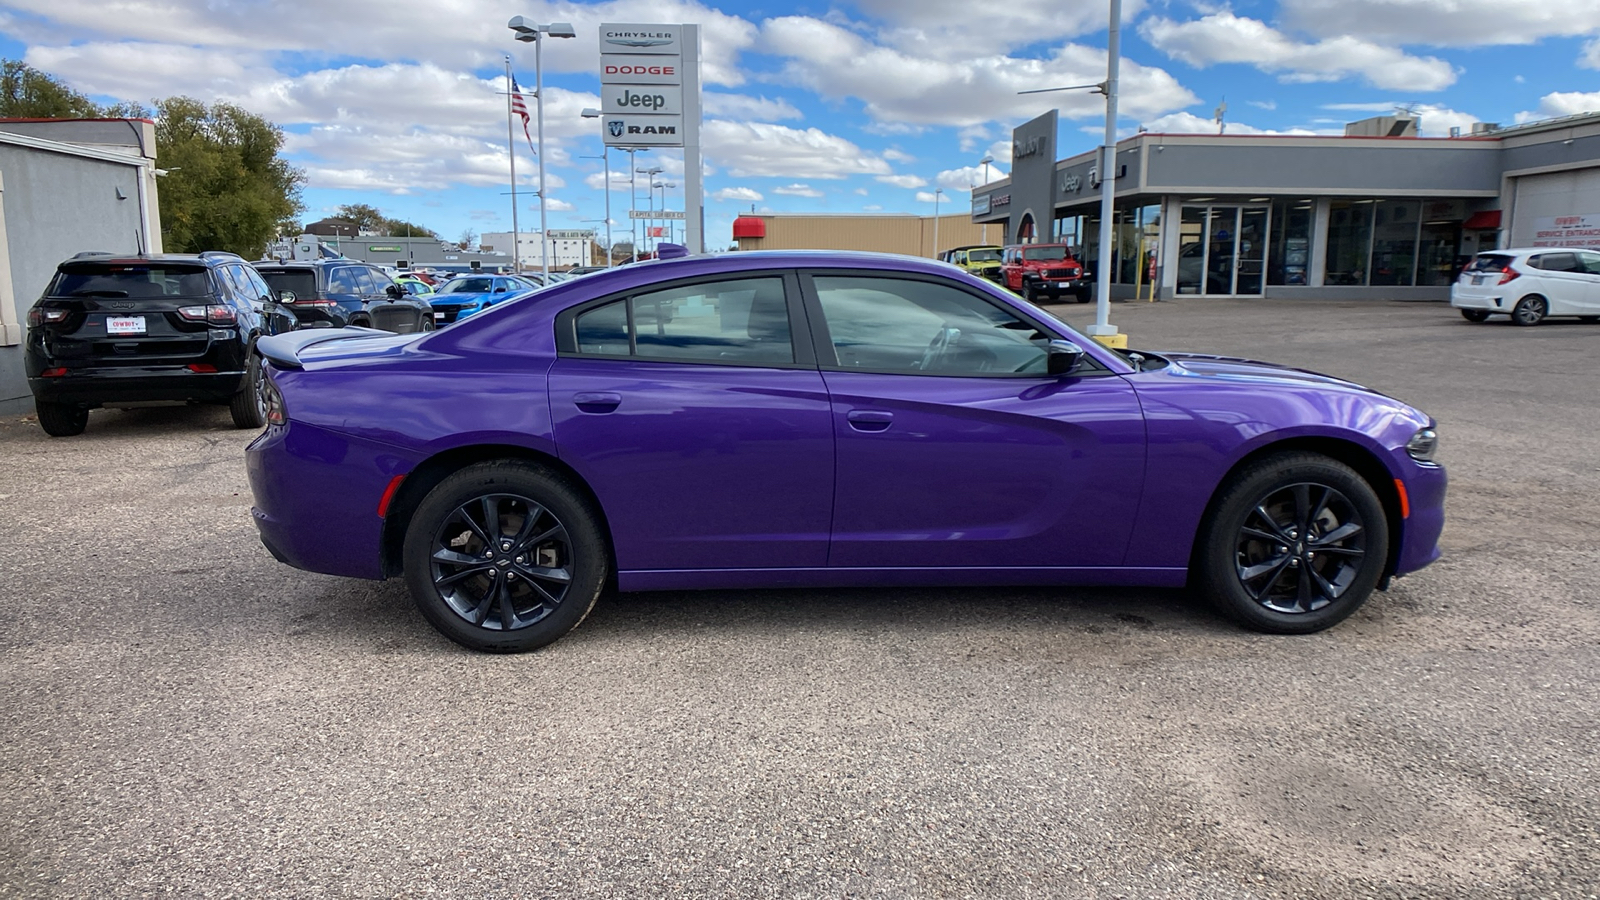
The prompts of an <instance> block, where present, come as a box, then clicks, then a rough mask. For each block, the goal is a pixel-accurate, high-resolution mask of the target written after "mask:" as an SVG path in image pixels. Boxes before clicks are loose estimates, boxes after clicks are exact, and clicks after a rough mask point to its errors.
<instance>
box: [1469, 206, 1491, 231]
mask: <svg viewBox="0 0 1600 900" xmlns="http://www.w3.org/2000/svg"><path fill="white" fill-rule="evenodd" d="M1461 227H1462V228H1465V229H1467V230H1469V231H1471V230H1473V229H1480V230H1483V229H1489V228H1499V227H1500V210H1498V209H1486V210H1484V211H1482V212H1475V213H1473V214H1472V215H1470V216H1467V221H1466V222H1465V223H1464V224H1463V225H1462V226H1461Z"/></svg>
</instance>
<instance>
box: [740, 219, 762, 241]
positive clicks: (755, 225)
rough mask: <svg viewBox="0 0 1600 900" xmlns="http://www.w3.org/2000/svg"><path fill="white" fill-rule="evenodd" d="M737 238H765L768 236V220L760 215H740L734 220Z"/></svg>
mask: <svg viewBox="0 0 1600 900" xmlns="http://www.w3.org/2000/svg"><path fill="white" fill-rule="evenodd" d="M733 236H734V237H735V238H764V237H766V236H767V223H766V220H764V219H762V218H760V217H759V216H740V217H739V218H737V219H734V220H733Z"/></svg>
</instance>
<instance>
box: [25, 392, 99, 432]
mask: <svg viewBox="0 0 1600 900" xmlns="http://www.w3.org/2000/svg"><path fill="white" fill-rule="evenodd" d="M33 409H34V412H36V413H38V414H39V427H40V428H43V429H44V433H45V434H48V435H50V436H51V437H72V436H73V435H77V434H83V430H84V429H85V428H87V427H89V411H88V410H87V409H84V408H83V407H81V406H77V405H75V404H72V403H53V402H51V401H48V400H35V401H33Z"/></svg>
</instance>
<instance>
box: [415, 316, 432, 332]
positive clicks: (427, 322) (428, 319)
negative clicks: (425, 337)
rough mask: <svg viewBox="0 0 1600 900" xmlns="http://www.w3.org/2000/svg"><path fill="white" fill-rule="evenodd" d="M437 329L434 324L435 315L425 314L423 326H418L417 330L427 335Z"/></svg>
mask: <svg viewBox="0 0 1600 900" xmlns="http://www.w3.org/2000/svg"><path fill="white" fill-rule="evenodd" d="M435 327H436V326H435V325H434V324H433V315H432V314H431V313H424V314H423V316H422V324H421V325H418V326H417V330H418V331H421V332H423V333H427V332H429V331H432V330H433V329H434V328H435Z"/></svg>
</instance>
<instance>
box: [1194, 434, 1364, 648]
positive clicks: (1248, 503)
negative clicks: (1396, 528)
mask: <svg viewBox="0 0 1600 900" xmlns="http://www.w3.org/2000/svg"><path fill="white" fill-rule="evenodd" d="M1388 548H1389V527H1388V519H1387V518H1386V517H1385V515H1384V511H1383V503H1382V502H1381V501H1380V500H1379V499H1378V495H1377V493H1376V492H1375V491H1374V490H1373V489H1372V486H1371V485H1370V484H1368V483H1367V481H1366V479H1364V478H1362V477H1361V476H1360V475H1359V474H1357V473H1356V472H1355V470H1353V469H1351V468H1350V467H1349V466H1346V465H1344V464H1343V463H1340V462H1338V461H1336V460H1333V459H1329V458H1328V457H1325V456H1321V455H1319V454H1315V453H1285V454H1281V455H1278V456H1272V457H1268V458H1266V459H1263V460H1261V461H1259V462H1257V463H1254V464H1253V465H1250V466H1249V467H1247V468H1245V469H1243V470H1241V471H1239V472H1238V473H1236V474H1235V475H1234V476H1233V477H1232V478H1230V479H1229V481H1228V483H1227V484H1226V485H1225V486H1224V487H1223V489H1222V492H1221V494H1220V495H1219V497H1218V500H1217V503H1216V506H1215V508H1214V510H1213V512H1212V515H1211V516H1210V517H1209V519H1208V521H1207V522H1206V523H1205V525H1204V526H1203V528H1202V531H1201V536H1200V541H1199V544H1198V546H1197V548H1196V549H1197V559H1196V562H1197V572H1196V575H1197V579H1196V581H1197V586H1198V587H1199V588H1200V589H1201V591H1202V592H1204V593H1205V595H1206V596H1207V597H1208V598H1209V599H1210V600H1211V601H1212V603H1213V604H1215V605H1216V607H1217V608H1218V609H1219V610H1221V611H1222V613H1223V614H1224V615H1227V616H1228V617H1230V618H1232V619H1234V620H1235V621H1238V622H1240V623H1241V624H1243V625H1246V626H1247V627H1250V628H1254V629H1256V630H1258V631H1265V632H1270V633H1273V634H1309V633H1311V632H1314V631H1321V630H1322V629H1324V628H1327V627H1329V626H1331V625H1334V624H1336V623H1338V622H1340V621H1342V620H1343V619H1344V618H1346V617H1347V616H1349V615H1350V614H1351V613H1353V612H1355V611H1356V610H1357V609H1358V608H1360V606H1361V604H1362V603H1365V602H1366V600H1367V597H1368V596H1369V595H1371V593H1372V591H1373V589H1374V588H1375V587H1376V586H1377V584H1378V581H1379V579H1380V578H1382V577H1383V571H1384V566H1385V565H1386V564H1387V561H1388Z"/></svg>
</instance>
